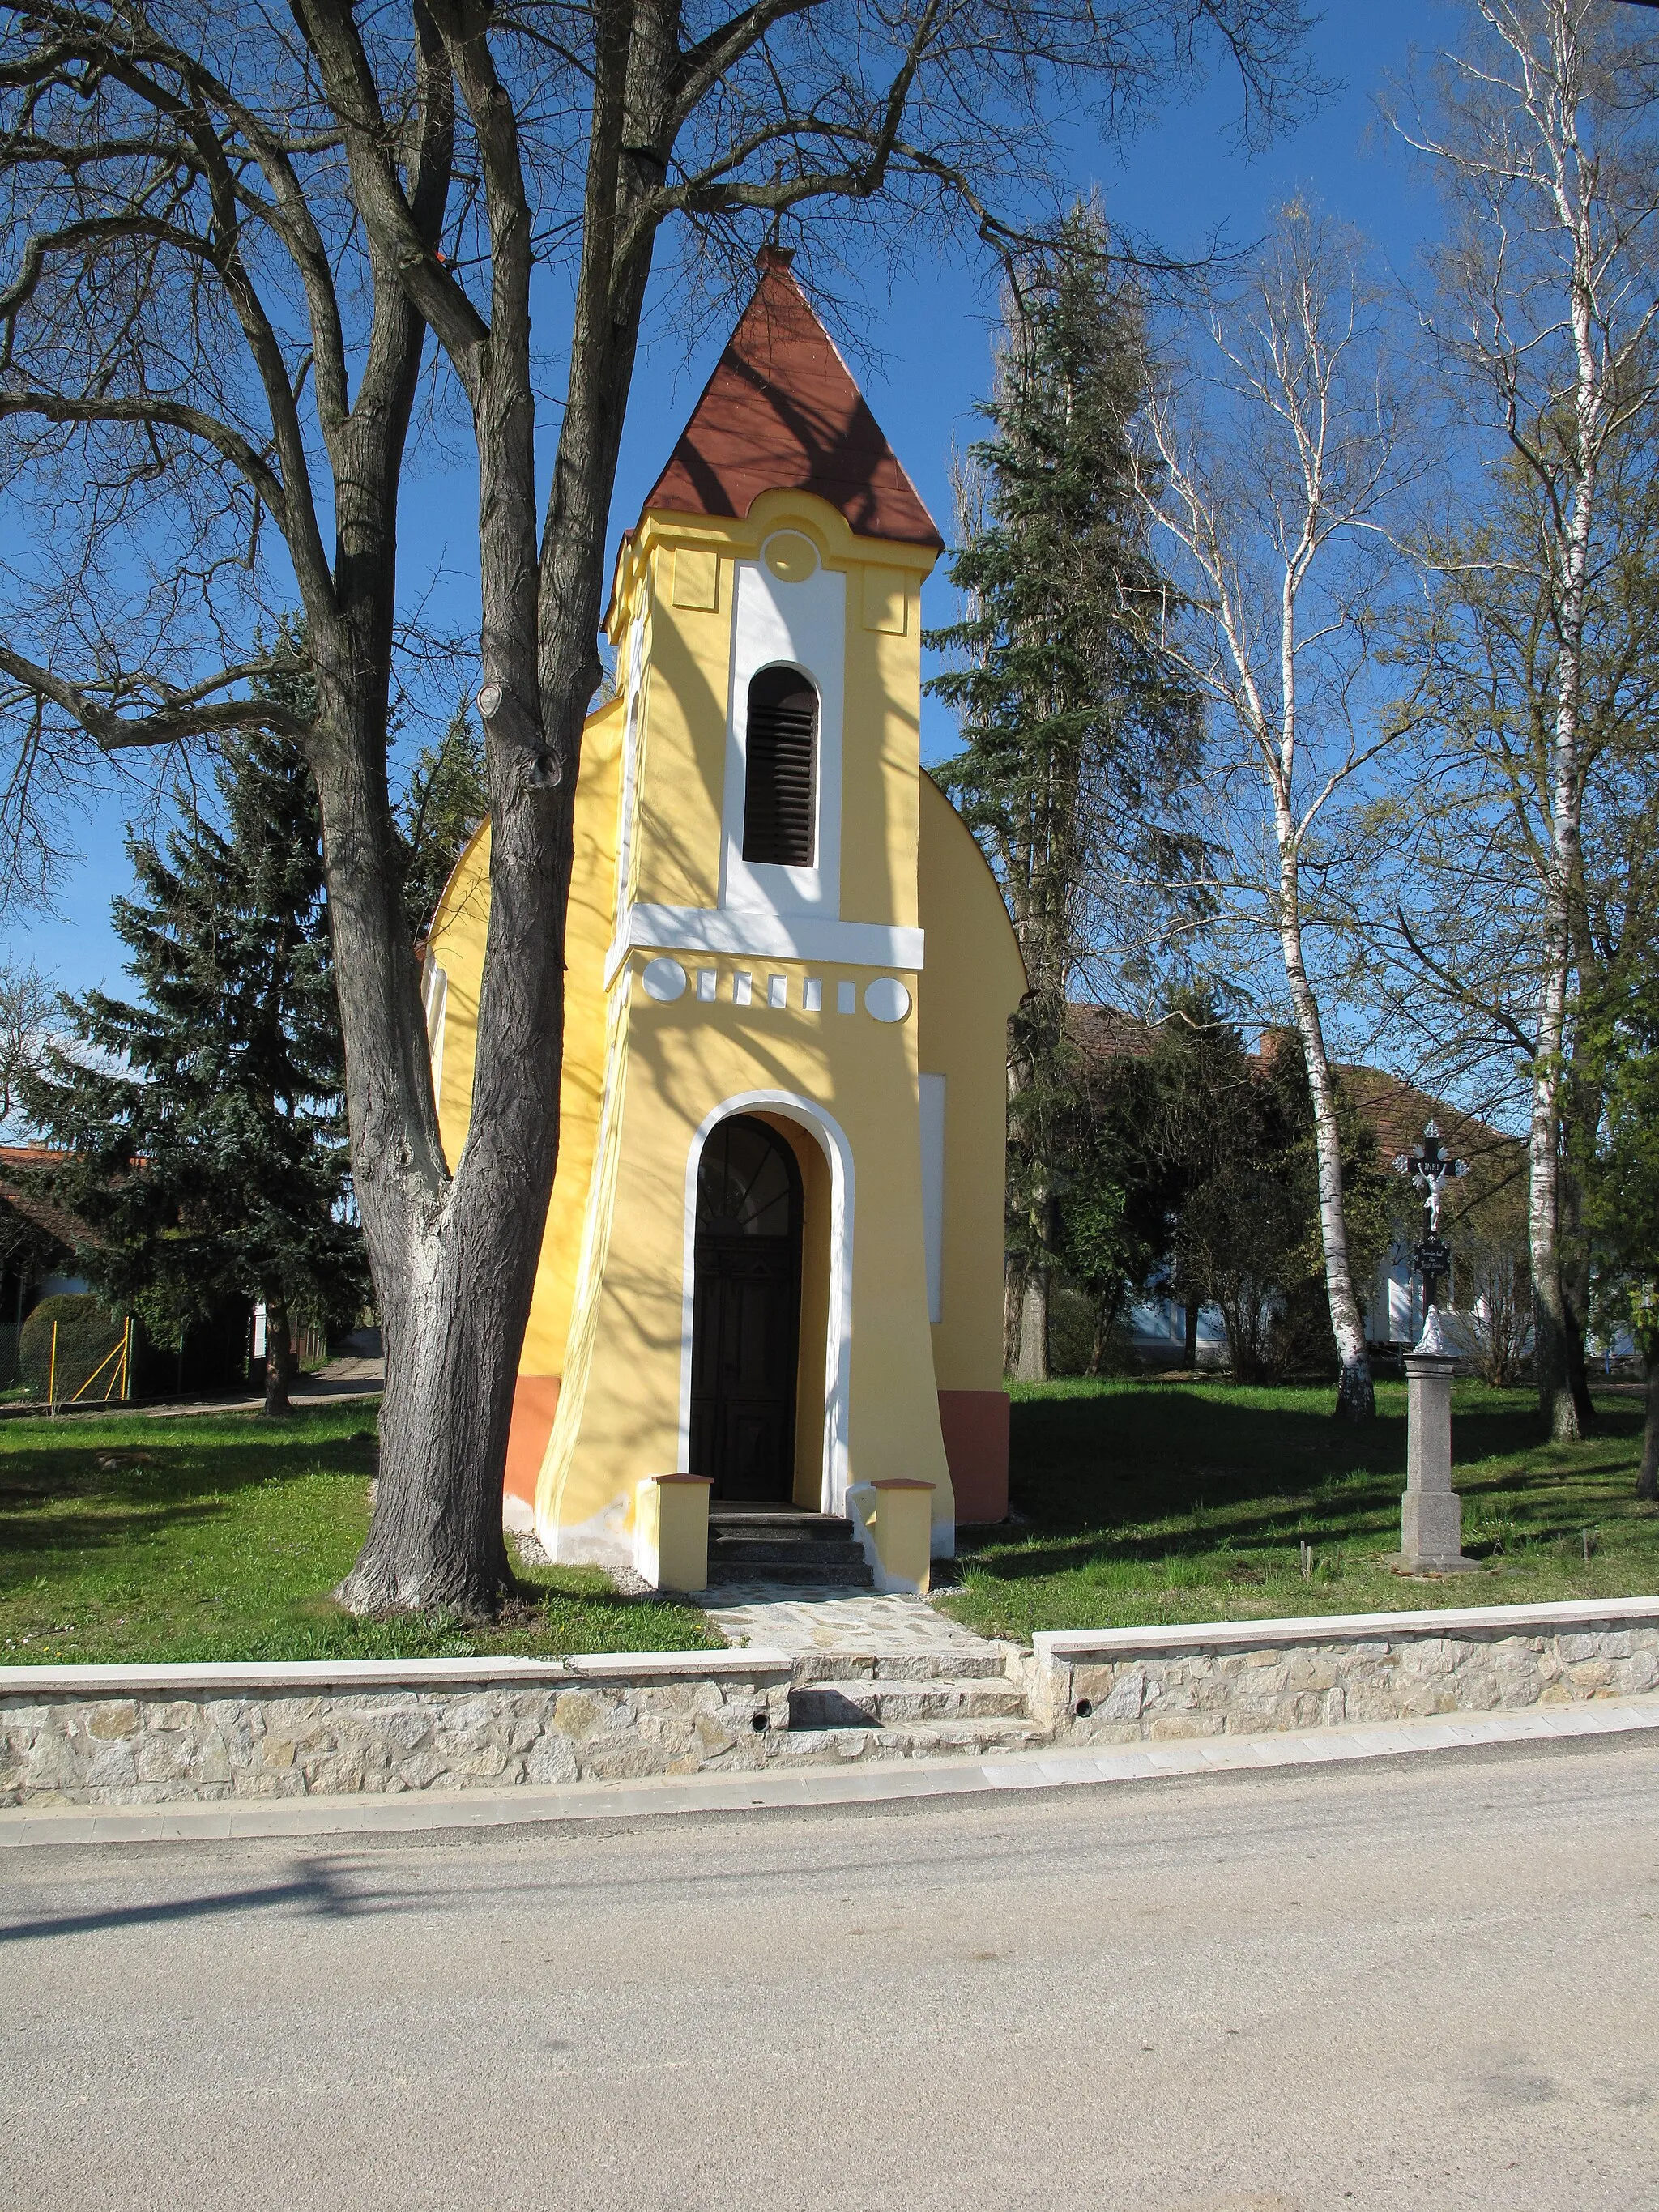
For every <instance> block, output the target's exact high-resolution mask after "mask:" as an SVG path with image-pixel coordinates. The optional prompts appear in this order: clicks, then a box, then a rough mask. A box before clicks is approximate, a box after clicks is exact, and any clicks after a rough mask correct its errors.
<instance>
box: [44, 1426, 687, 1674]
mask: <svg viewBox="0 0 1659 2212" xmlns="http://www.w3.org/2000/svg"><path fill="white" fill-rule="evenodd" d="M373 1473H374V1407H372V1406H343V1407H337V1408H328V1407H317V1408H308V1409H307V1410H305V1411H303V1412H300V1413H295V1415H294V1417H293V1418H292V1419H290V1420H288V1421H283V1422H280V1423H278V1422H268V1421H265V1420H264V1419H260V1418H259V1417H258V1416H257V1415H223V1414H221V1415H214V1416H202V1417H192V1416H182V1417H179V1418H176V1419H168V1420H152V1419H146V1418H144V1417H143V1416H142V1415H132V1414H125V1415H120V1414H117V1415H112V1416H111V1417H110V1418H109V1419H104V1420H100V1419H94V1418H88V1417H84V1416H82V1417H77V1418H76V1419H74V1420H68V1419H64V1420H58V1421H52V1420H44V1419H43V1420H39V1421H22V1420H17V1421H9V1422H4V1423H0V1664H4V1665H7V1666H19V1665H27V1664H29V1663H35V1664H39V1665H76V1664H84V1663H87V1662H94V1661H121V1660H147V1661H158V1660H193V1661H197V1662H201V1661H210V1660H234V1659H264V1660H283V1659H441V1658H463V1659H470V1658H476V1657H478V1656H482V1655H485V1654H489V1655H491V1656H502V1657H505V1656H514V1655H520V1654H528V1655H533V1656H556V1655H558V1654H561V1653H563V1652H568V1651H639V1650H698V1649H702V1648H706V1647H708V1646H710V1645H717V1644H719V1643H720V1638H719V1637H718V1636H717V1635H716V1634H715V1633H714V1631H713V1630H712V1629H711V1628H710V1626H709V1625H708V1621H707V1620H705V1618H704V1616H703V1615H702V1613H699V1612H698V1611H697V1610H696V1608H695V1607H690V1606H684V1605H675V1604H671V1603H669V1602H666V1601H660V1600H655V1599H636V1598H629V1597H623V1596H621V1595H618V1594H617V1591H615V1590H614V1589H612V1588H611V1583H610V1581H609V1578H608V1577H606V1576H605V1575H604V1574H602V1573H600V1572H599V1570H597V1569H595V1568H582V1567H553V1566H544V1567H534V1568H531V1567H526V1568H522V1569H520V1578H521V1580H522V1582H523V1583H524V1584H525V1596H526V1602H525V1603H524V1604H523V1605H522V1606H521V1607H514V1608H513V1615H512V1617H511V1618H510V1619H509V1620H507V1621H505V1622H503V1624H502V1625H501V1626H498V1627H495V1628H492V1629H483V1630H481V1629H475V1628H469V1627H467V1626H465V1625H463V1624H462V1623H461V1622H459V1620H453V1619H449V1620H446V1619H444V1618H441V1617H440V1618H436V1619H414V1618H399V1619H396V1620H384V1621H366V1620H354V1619H353V1618H352V1617H351V1616H350V1615H349V1614H348V1613H343V1612H341V1610H340V1609H339V1607H337V1606H336V1605H334V1604H333V1603H332V1602H331V1600H330V1599H329V1597H328V1595H327V1593H328V1591H330V1590H331V1589H333V1588H334V1586H335V1585H336V1584H337V1583H338V1582H339V1580H340V1578H341V1577H342V1576H343V1574H344V1573H345V1571H346V1570H347V1569H348V1568H349V1566H350V1565H351V1562H352V1560H353V1559H355V1558H356V1554H357V1551H358V1547H360V1546H361V1544H362V1541H363V1536H364V1534H365V1532H366V1531H367V1529H368V1486H369V1481H370V1479H371V1477H372V1475H373Z"/></svg>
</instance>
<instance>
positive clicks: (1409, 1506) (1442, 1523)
mask: <svg viewBox="0 0 1659 2212" xmlns="http://www.w3.org/2000/svg"><path fill="white" fill-rule="evenodd" d="M1395 1170H1396V1172H1397V1173H1399V1174H1401V1175H1408V1176H1410V1177H1411V1179H1412V1182H1413V1184H1414V1185H1415V1186H1416V1188H1418V1189H1419V1190H1420V1191H1421V1192H1422V1193H1423V1234H1422V1236H1421V1237H1420V1238H1419V1241H1418V1243H1417V1245H1416V1246H1415V1248H1414V1249H1413V1253H1412V1260H1413V1264H1414V1265H1415V1267H1416V1268H1417V1271H1418V1273H1419V1274H1420V1275H1421V1277H1422V1279H1423V1307H1424V1318H1423V1334H1422V1335H1421V1336H1420V1337H1419V1340H1418V1341H1417V1343H1416V1344H1415V1345H1414V1346H1413V1348H1412V1350H1411V1351H1410V1352H1407V1355H1406V1494H1405V1496H1404V1498H1402V1499H1401V1508H1400V1551H1399V1553H1398V1555H1397V1557H1396V1558H1395V1559H1394V1560H1393V1562H1392V1565H1393V1566H1394V1568H1395V1572H1396V1573H1398V1574H1402V1575H1467V1574H1474V1573H1476V1572H1478V1571H1479V1569H1480V1561H1479V1560H1478V1559H1465V1558H1464V1556H1463V1501H1462V1498H1460V1497H1459V1496H1458V1494H1457V1492H1455V1490H1454V1489H1453V1488H1452V1479H1451V1469H1452V1452H1451V1386H1452V1376H1454V1375H1455V1373H1456V1371H1457V1358H1456V1355H1455V1352H1453V1351H1452V1348H1451V1346H1450V1345H1449V1343H1448V1342H1447V1341H1446V1337H1445V1333H1444V1331H1443V1328H1442V1326H1441V1321H1440V1303H1439V1301H1440V1293H1441V1290H1442V1287H1443V1285H1445V1284H1446V1283H1447V1282H1448V1281H1449V1279H1450V1277H1451V1248H1450V1246H1449V1245H1448V1244H1447V1243H1446V1241H1445V1239H1444V1238H1443V1237H1442V1236H1441V1234H1440V1207H1441V1202H1442V1188H1443V1184H1444V1182H1445V1180H1446V1178H1447V1176H1462V1175H1467V1174H1468V1162H1467V1161H1465V1160H1455V1159H1452V1158H1449V1156H1448V1155H1447V1154H1446V1153H1445V1152H1443V1151H1442V1150H1441V1147H1440V1132H1439V1130H1438V1128H1437V1127H1436V1126H1435V1124H1434V1123H1433V1122H1432V1121H1431V1122H1430V1123H1429V1125H1428V1127H1426V1128H1425V1130H1424V1132H1423V1142H1422V1143H1421V1144H1420V1145H1414V1146H1413V1147H1412V1149H1411V1152H1409V1153H1405V1152H1401V1154H1400V1155H1399V1156H1398V1157H1397V1158H1396V1159H1395Z"/></svg>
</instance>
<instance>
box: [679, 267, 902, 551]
mask: <svg viewBox="0 0 1659 2212" xmlns="http://www.w3.org/2000/svg"><path fill="white" fill-rule="evenodd" d="M791 258H793V257H792V256H791V255H790V253H789V252H787V250H786V249H784V248H782V247H779V246H768V247H767V248H766V249H765V250H764V252H763V253H762V255H761V280H760V283H758V284H757V286H756V287H755V292H754V296H753V298H752V299H751V300H750V302H749V305H748V306H747V307H745V308H744V312H743V315H742V319H740V321H739V322H738V327H737V329H736V330H735V331H733V332H732V339H731V343H730V344H728V345H727V347H726V351H725V352H724V353H723V354H722V355H721V356H720V361H719V362H718V364H717V365H716V367H715V369H714V374H713V375H712V376H711V377H710V378H709V380H708V384H707V385H706V386H704V388H703V394H702V398H701V399H699V400H698V402H697V404H696V407H695V408H694V409H693V410H692V412H691V419H690V422H688V423H687V424H686V426H685V428H684V430H683V431H682V432H681V433H680V441H679V443H678V445H677V446H676V447H675V448H674V451H673V453H672V454H671V456H670V458H669V462H668V466H667V467H666V468H665V470H664V471H663V472H662V474H661V476H659V477H658V479H657V481H656V483H655V484H654V485H653V487H652V489H651V490H650V492H649V493H648V494H647V497H646V501H645V507H644V508H643V509H642V510H641V512H642V513H646V512H648V511H649V510H650V509H651V508H653V507H659V508H665V509H667V510H668V511H669V512H670V513H675V514H729V515H732V516H734V517H740V516H743V515H745V514H747V513H748V512H749V510H750V507H752V506H753V504H754V502H755V501H756V500H757V499H758V498H759V496H760V495H761V493H762V492H763V491H810V492H813V493H815V494H816V495H817V497H818V498H819V499H821V500H823V501H827V502H828V504H829V506H831V507H835V508H836V510H837V512H838V513H842V514H843V515H845V516H846V518H847V520H848V522H849V523H850V524H851V526H852V527H853V528H854V530H855V531H857V532H858V533H859V535H860V537H861V538H890V539H891V540H893V541H894V542H895V543H896V544H901V545H927V546H931V547H933V549H934V550H939V548H941V547H942V546H943V544H944V540H943V539H942V538H940V536H939V532H938V530H937V528H936V527H935V526H934V523H933V517H932V515H931V514H929V513H928V512H927V508H926V507H924V506H923V505H922V503H921V496H920V495H919V494H918V492H917V490H916V488H915V485H914V484H913V483H911V481H910V479H909V477H908V476H906V474H905V473H904V470H903V467H902V465H901V463H900V461H899V459H898V456H897V454H896V453H894V451H893V449H892V447H890V445H889V444H888V442H887V441H886V439H885V437H884V435H882V428H881V425H880V424H879V423H878V422H877V420H876V418H875V416H873V415H872V413H871V412H870V409H869V406H868V404H867V403H866V400H865V398H864V395H863V393H862V392H860V390H859V388H858V386H857V385H856V384H854V381H853V379H852V376H851V374H850V373H849V372H848V367H847V364H846V362H844V361H843V360H842V357H841V356H840V354H839V353H837V352H836V345H835V341H834V339H833V338H831V337H830V336H829V331H826V330H825V329H824V327H823V324H822V323H821V322H820V321H819V320H818V319H817V315H816V314H815V313H813V311H812V308H811V306H810V305H809V303H808V301H807V298H806V295H805V293H804V292H803V291H802V290H801V289H800V286H799V284H798V283H796V281H795V279H794V277H793V275H792V274H791V272H790V268H789V263H790V260H791Z"/></svg>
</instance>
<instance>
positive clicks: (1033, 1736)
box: [767, 1720, 1048, 1766]
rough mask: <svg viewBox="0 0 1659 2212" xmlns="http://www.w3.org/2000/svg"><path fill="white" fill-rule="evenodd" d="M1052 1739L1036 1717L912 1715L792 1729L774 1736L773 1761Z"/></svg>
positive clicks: (971, 1752) (935, 1753)
mask: <svg viewBox="0 0 1659 2212" xmlns="http://www.w3.org/2000/svg"><path fill="white" fill-rule="evenodd" d="M1047 1741H1048V1730H1047V1729H1043V1728H1041V1727H1039V1726H1038V1724H1037V1723H1036V1721H1032V1720H964V1721H913V1722H910V1723H908V1724H907V1725H905V1726H902V1727H893V1728H831V1729H790V1730H789V1731H788V1733H787V1735H783V1734H780V1735H775V1736H774V1737H773V1738H772V1739H771V1747H770V1750H769V1753H768V1758H767V1764H768V1765H785V1766H791V1765H793V1766H835V1765H845V1764H847V1763H848V1761H850V1760H853V1759H950V1758H951V1757H952V1756H955V1757H957V1758H961V1759H975V1758H982V1757H984V1756H985V1755H986V1754H987V1753H990V1752H1006V1751H1032V1750H1036V1748H1037V1747H1039V1746H1041V1745H1042V1744H1044V1743H1046V1742H1047Z"/></svg>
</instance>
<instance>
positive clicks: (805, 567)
mask: <svg viewBox="0 0 1659 2212" xmlns="http://www.w3.org/2000/svg"><path fill="white" fill-rule="evenodd" d="M761 556H762V558H763V560H764V561H765V562H766V565H767V567H768V568H769V569H770V570H771V571H772V574H774V575H775V577H776V578H777V580H778V581H779V582H780V583H781V584H804V583H805V581H806V580H807V578H808V577H809V576H815V575H817V569H818V549H817V546H816V545H814V544H813V543H812V541H811V538H803V537H802V535H801V533H800V532H799V530H779V531H775V532H774V533H773V534H772V536H771V537H770V538H768V539H767V541H766V543H765V544H764V545H763V546H762V548H761Z"/></svg>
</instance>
